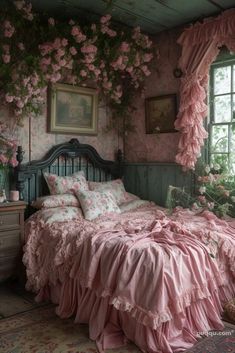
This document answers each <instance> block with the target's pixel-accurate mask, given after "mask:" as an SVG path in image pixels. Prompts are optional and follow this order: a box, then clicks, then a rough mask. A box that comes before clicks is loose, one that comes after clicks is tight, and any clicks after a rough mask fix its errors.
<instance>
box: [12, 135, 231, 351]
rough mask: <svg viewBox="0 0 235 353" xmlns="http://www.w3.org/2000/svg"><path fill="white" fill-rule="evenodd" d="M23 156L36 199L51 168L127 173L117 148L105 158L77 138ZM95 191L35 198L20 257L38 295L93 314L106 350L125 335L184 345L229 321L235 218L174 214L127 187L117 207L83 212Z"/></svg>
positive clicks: (90, 318)
mask: <svg viewBox="0 0 235 353" xmlns="http://www.w3.org/2000/svg"><path fill="white" fill-rule="evenodd" d="M18 160H19V166H18V167H17V170H16V185H17V188H18V189H19V191H20V196H21V199H24V200H25V201H27V202H28V204H29V205H31V203H32V201H34V200H35V199H36V198H38V197H41V196H42V195H47V194H48V193H49V191H48V189H47V185H48V184H46V183H45V180H44V177H43V175H44V176H45V173H49V174H53V173H55V174H57V175H59V176H61V177H63V176H64V177H66V176H68V175H70V174H73V173H77V172H79V171H82V173H83V175H84V176H85V179H86V180H88V181H89V183H90V184H89V185H93V186H94V185H96V186H97V185H98V188H100V185H101V184H102V185H105V187H106V186H107V183H108V184H109V183H115V182H116V180H117V179H118V180H119V182H120V179H119V178H121V175H122V163H121V153H120V152H119V153H118V160H117V161H116V162H113V161H105V160H103V159H102V158H101V157H100V156H99V155H98V153H97V151H96V150H95V149H94V148H93V147H92V146H89V145H83V144H80V143H79V142H78V141H77V140H76V139H73V140H71V141H70V142H68V143H65V144H60V145H57V146H55V147H54V148H52V150H50V151H49V152H48V153H47V155H46V156H45V158H43V159H42V160H40V161H34V162H31V163H29V164H23V163H22V151H21V149H19V150H18ZM43 173H44V174H43ZM56 180H57V179H56ZM66 180H67V179H66ZM69 180H70V179H69ZM112 180H113V181H112ZM92 182H95V184H94V183H93V184H92ZM63 185H64V184H63ZM110 185H114V184H109V187H110ZM93 186H92V187H93ZM79 187H80V186H79ZM106 191H107V190H106ZM106 191H105V192H104V193H106ZM109 191H110V190H108V191H107V193H108V195H110V192H109ZM90 192H94V191H90V188H89V190H88V191H83V190H82V191H81V190H80V191H79V192H78V195H79V201H80V202H81V204H80V205H76V204H75V205H74V204H71V205H70V204H69V206H68V205H67V204H66V205H65V204H64V203H63V204H62V205H59V207H51V208H47V207H44V208H41V209H40V210H38V211H37V212H35V210H33V209H32V207H31V206H30V207H29V208H28V210H27V215H30V214H31V216H30V217H29V218H28V219H27V220H26V224H25V246H24V257H23V262H24V264H25V266H26V272H27V284H26V288H27V289H29V290H32V291H34V292H35V293H37V296H36V299H37V300H39V301H40V300H47V299H50V300H51V301H52V302H54V303H56V304H57V307H56V312H57V314H58V315H59V316H60V317H61V318H66V317H70V316H73V317H74V320H75V322H79V323H88V324H89V334H90V338H91V339H93V340H95V341H96V344H97V348H98V350H99V352H104V351H105V350H106V349H107V348H115V347H119V346H122V345H125V344H126V342H127V341H128V340H130V341H133V342H135V344H136V345H137V346H138V347H139V348H140V349H141V350H142V351H143V352H149V353H160V352H163V353H172V352H181V351H184V350H185V349H188V348H190V347H191V346H192V345H193V344H194V343H195V342H196V340H197V339H198V337H199V334H200V333H203V332H204V333H205V332H207V331H208V330H210V329H218V330H219V329H222V327H223V324H222V321H221V313H222V310H223V303H224V302H226V301H228V300H229V299H231V298H232V297H234V295H235V283H234V282H235V281H234V278H235V230H234V228H233V227H232V226H231V225H229V224H228V223H227V222H225V221H223V220H220V219H218V218H217V217H216V216H214V215H213V214H211V213H210V212H206V211H204V212H200V213H199V212H197V213H195V212H194V213H193V212H192V211H190V210H187V209H186V210H184V209H180V208H177V209H176V210H175V212H174V213H173V214H172V215H171V216H169V215H168V214H167V211H166V210H164V209H162V208H160V207H158V206H156V205H155V204H153V203H151V202H148V201H143V200H140V199H139V198H138V197H135V196H134V195H130V194H128V193H127V192H126V191H125V192H124V193H123V194H122V196H123V199H122V200H121V199H120V200H119V201H120V203H119V204H118V211H116V209H114V210H113V209H112V208H111V211H110V209H108V210H109V211H108V212H104V213H103V214H98V216H97V217H94V215H93V214H92V217H93V219H92V220H89V219H84V214H86V213H85V212H86V210H85V211H84V210H83V211H84V212H82V211H81V205H82V206H83V203H82V202H83V199H82V198H80V195H82V197H84V194H86V193H87V194H89V193H90ZM95 192H96V194H89V195H97V193H98V194H99V191H95ZM75 193H76V192H75ZM101 194H102V195H103V189H102V192H101ZM76 195H77V194H76ZM119 196H120V195H119ZM119 196H118V197H119ZM96 197H97V196H96ZM99 197H100V196H99ZM102 197H103V196H102ZM70 198H71V197H70ZM112 198H113V196H112ZM116 201H117V200H116ZM116 201H115V202H116ZM121 201H122V202H121ZM89 202H92V200H91V197H90V196H89ZM104 203H105V202H103V204H104ZM100 207H101V208H102V205H101V206H100ZM82 208H83V207H82ZM33 211H34V212H33ZM88 218H89V217H88Z"/></svg>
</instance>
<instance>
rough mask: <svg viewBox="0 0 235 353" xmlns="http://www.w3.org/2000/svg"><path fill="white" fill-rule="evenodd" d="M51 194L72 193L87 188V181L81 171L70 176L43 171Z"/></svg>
mask: <svg viewBox="0 0 235 353" xmlns="http://www.w3.org/2000/svg"><path fill="white" fill-rule="evenodd" d="M43 175H44V178H45V180H46V182H47V185H48V188H49V190H50V194H51V195H58V194H74V192H75V191H78V190H88V183H87V181H86V178H85V176H84V172H83V171H79V172H77V173H74V174H72V175H70V176H58V175H56V174H50V173H43Z"/></svg>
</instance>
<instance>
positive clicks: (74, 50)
mask: <svg viewBox="0 0 235 353" xmlns="http://www.w3.org/2000/svg"><path fill="white" fill-rule="evenodd" d="M69 51H70V54H71V55H76V54H77V49H76V48H75V47H71V48H69Z"/></svg>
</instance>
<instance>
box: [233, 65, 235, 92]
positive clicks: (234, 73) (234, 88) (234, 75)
mask: <svg viewBox="0 0 235 353" xmlns="http://www.w3.org/2000/svg"><path fill="white" fill-rule="evenodd" d="M233 92H235V65H233Z"/></svg>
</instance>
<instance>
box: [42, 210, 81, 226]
mask: <svg viewBox="0 0 235 353" xmlns="http://www.w3.org/2000/svg"><path fill="white" fill-rule="evenodd" d="M37 212H38V214H40V220H42V221H43V222H45V223H47V224H51V223H54V222H66V221H72V220H82V219H83V220H84V217H83V214H82V210H81V208H78V207H55V208H51V209H46V208H43V209H42V210H40V211H37Z"/></svg>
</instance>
